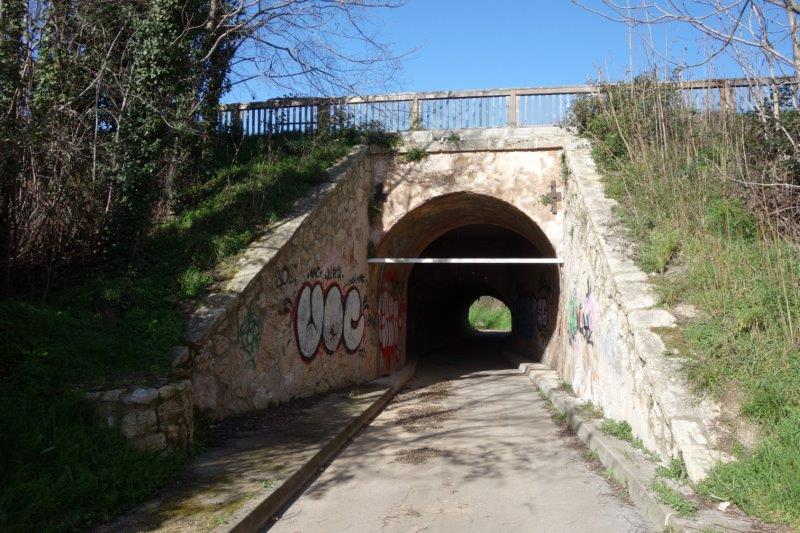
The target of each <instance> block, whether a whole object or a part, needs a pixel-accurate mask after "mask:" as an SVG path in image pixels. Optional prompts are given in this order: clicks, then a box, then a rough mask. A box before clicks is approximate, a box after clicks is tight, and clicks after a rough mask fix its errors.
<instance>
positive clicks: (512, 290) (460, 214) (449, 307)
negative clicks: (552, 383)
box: [370, 192, 559, 372]
mask: <svg viewBox="0 0 800 533" xmlns="http://www.w3.org/2000/svg"><path fill="white" fill-rule="evenodd" d="M370 261H371V262H373V263H377V264H376V265H375V267H376V269H375V270H374V271H373V277H372V278H371V279H373V280H375V282H376V283H377V284H378V287H377V288H376V290H377V294H379V301H378V306H379V309H378V316H379V320H380V329H381V356H382V361H381V367H382V368H383V370H384V372H388V371H390V370H391V369H392V368H397V365H398V364H399V363H401V362H402V360H403V359H406V358H408V357H425V355H426V354H430V353H433V352H437V351H441V350H442V349H446V348H448V346H463V345H464V344H467V345H469V346H475V345H476V344H483V343H486V344H487V348H489V346H488V345H489V344H491V349H490V350H489V351H491V352H493V353H494V354H497V349H501V350H510V351H514V352H516V353H518V354H519V355H522V356H524V357H525V358H528V359H532V360H541V358H542V356H543V354H544V351H545V349H546V348H547V346H548V345H549V344H550V341H551V339H552V337H553V332H554V331H555V329H556V323H557V316H556V315H557V312H558V302H559V268H558V265H557V264H556V263H557V262H558V259H556V254H555V250H554V248H553V246H552V244H551V243H550V240H549V239H548V238H547V236H546V235H545V234H544V232H543V231H542V229H541V228H540V227H539V226H538V225H537V224H536V223H535V222H534V221H533V220H532V219H531V218H530V217H529V216H527V215H526V214H525V213H524V212H522V211H521V210H520V209H518V208H517V207H515V206H513V205H511V204H509V203H507V202H505V201H503V200H500V199H498V198H495V197H492V196H487V195H482V194H476V193H470V192H458V193H451V194H445V195H441V196H438V197H435V198H433V199H431V200H429V201H428V202H426V203H424V204H422V205H420V206H419V207H417V208H415V209H413V210H411V211H410V212H408V213H407V214H406V215H405V216H403V217H402V218H401V219H400V220H398V221H397V222H396V223H395V224H394V225H393V226H392V227H391V228H390V229H389V231H388V232H387V233H386V234H385V235H384V237H383V239H382V240H381V241H380V243H379V245H378V247H377V249H376V250H375V254H374V259H371V260H370ZM481 296H491V297H493V298H496V299H497V300H500V301H502V302H503V303H504V304H505V305H507V306H508V308H509V310H510V314H511V324H512V327H511V331H508V332H485V331H477V330H476V329H475V328H473V327H472V326H471V325H470V323H469V308H470V306H471V305H472V303H473V302H474V301H475V300H476V299H478V298H479V297H481ZM390 304H391V305H390ZM384 307H385V308H386V309H389V310H393V309H396V310H397V311H398V312H397V313H395V314H392V313H390V312H388V311H387V312H386V313H383V312H382V311H381V310H382V309H384ZM395 315H396V316H395ZM384 326H385V327H384ZM396 326H397V327H396ZM384 330H385V331H384ZM384 337H385V339H386V342H385V341H384Z"/></svg>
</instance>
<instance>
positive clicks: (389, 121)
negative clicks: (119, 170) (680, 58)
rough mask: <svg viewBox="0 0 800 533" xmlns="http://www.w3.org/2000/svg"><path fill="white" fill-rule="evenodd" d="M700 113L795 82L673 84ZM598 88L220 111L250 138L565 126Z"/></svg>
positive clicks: (739, 106) (740, 106)
mask: <svg viewBox="0 0 800 533" xmlns="http://www.w3.org/2000/svg"><path fill="white" fill-rule="evenodd" d="M667 84H669V85H672V86H675V87H676V88H678V89H679V90H680V92H681V94H682V95H683V96H684V98H685V100H686V102H687V104H688V105H691V106H693V107H696V108H699V109H704V110H705V109H708V110H720V109H728V110H735V111H739V112H741V111H750V110H752V109H754V108H755V107H756V106H757V105H759V104H760V102H762V101H763V100H764V99H765V98H767V99H769V98H775V97H776V96H775V95H777V94H778V91H777V88H778V87H780V86H786V85H795V84H796V80H795V79H794V78H778V79H758V80H753V79H747V78H721V79H709V80H695V81H683V82H669V83H667ZM598 93H599V86H597V85H571V86H564V87H528V88H517V89H487V90H469V91H440V92H422V93H397V94H385V95H375V96H358V97H347V98H275V99H272V100H266V101H262V102H249V103H242V104H227V105H223V106H221V109H220V117H219V118H220V124H221V125H222V126H223V127H230V128H236V129H239V130H240V131H241V132H242V133H243V134H244V135H263V134H268V133H284V132H312V131H317V130H319V129H328V128H332V129H336V128H343V127H353V126H368V125H374V126H375V127H380V128H381V129H383V130H385V131H391V132H399V131H408V130H430V129H436V130H454V129H465V128H492V127H507V126H541V125H558V124H563V123H564V122H565V120H566V119H567V118H568V116H569V109H570V106H571V105H572V103H573V102H574V101H575V99H576V98H579V97H580V96H583V95H592V94H598Z"/></svg>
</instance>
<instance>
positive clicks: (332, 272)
mask: <svg viewBox="0 0 800 533" xmlns="http://www.w3.org/2000/svg"><path fill="white" fill-rule="evenodd" d="M322 277H323V279H342V267H340V266H329V267H328V268H326V269H325V274H323V276H322Z"/></svg>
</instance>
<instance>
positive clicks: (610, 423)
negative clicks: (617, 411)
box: [600, 418, 658, 461]
mask: <svg viewBox="0 0 800 533" xmlns="http://www.w3.org/2000/svg"><path fill="white" fill-rule="evenodd" d="M600 431H602V432H603V433H605V434H606V435H611V436H612V437H616V438H618V439H619V440H624V441H625V442H627V443H629V444H630V445H631V446H633V447H634V448H636V449H637V450H639V451H640V452H642V453H643V454H644V455H645V456H646V457H647V458H648V459H650V460H651V461H657V460H658V456H657V455H656V454H655V453H653V452H652V451H650V450H648V449H647V448H645V446H644V443H643V442H642V439H640V438H639V437H636V436H635V435H634V434H633V430H632V429H631V425H630V424H628V422H626V421H624V420H622V421H619V420H611V419H609V418H606V419H605V420H603V422H602V423H601V424H600Z"/></svg>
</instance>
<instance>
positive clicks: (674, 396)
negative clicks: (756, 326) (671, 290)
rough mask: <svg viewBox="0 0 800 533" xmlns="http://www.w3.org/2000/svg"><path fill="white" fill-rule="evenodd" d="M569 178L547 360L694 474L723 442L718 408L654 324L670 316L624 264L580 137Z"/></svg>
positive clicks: (717, 454) (580, 391)
mask: <svg viewBox="0 0 800 533" xmlns="http://www.w3.org/2000/svg"><path fill="white" fill-rule="evenodd" d="M565 157H566V163H567V165H568V169H569V171H570V174H569V176H568V177H567V183H566V187H567V194H566V199H565V200H566V216H565V220H564V240H563V259H564V267H563V269H562V276H561V286H562V303H561V312H560V315H561V326H560V328H561V334H562V335H563V337H564V343H563V345H564V350H563V352H559V353H558V354H556V355H555V356H554V355H553V354H552V353H551V354H550V358H549V359H548V360H547V361H546V362H547V363H548V364H549V365H550V366H552V367H554V368H555V369H556V370H557V371H558V373H559V374H560V375H561V376H562V378H563V379H564V380H565V381H566V382H568V383H569V384H570V385H571V386H572V388H573V390H574V391H575V393H576V394H577V395H578V396H579V397H580V398H583V399H585V400H589V401H591V402H592V403H594V404H595V405H596V406H598V407H601V408H602V409H603V412H604V413H605V416H606V417H608V418H611V419H616V420H626V421H628V422H629V423H630V425H631V427H632V428H633V432H634V434H635V435H636V436H638V437H639V438H641V439H642V441H643V442H644V445H645V446H646V447H647V448H649V449H650V450H652V451H655V452H657V453H658V454H660V455H661V456H662V457H664V458H673V457H682V458H683V460H684V461H685V463H686V466H687V469H688V473H689V476H690V477H691V479H692V480H694V481H697V480H700V479H702V478H703V477H704V476H705V475H706V473H707V472H708V470H709V469H710V468H711V467H712V466H713V465H714V464H715V463H717V462H718V461H720V460H725V459H727V458H728V457H727V455H726V454H725V453H724V452H722V451H721V448H722V445H723V443H724V442H725V441H726V439H727V438H728V437H727V436H726V431H725V430H724V429H723V426H722V425H721V424H720V419H721V410H720V407H719V406H718V405H717V404H716V403H715V402H713V401H712V400H710V399H708V398H698V397H697V396H696V395H695V394H693V392H692V391H691V389H690V387H689V385H688V384H687V382H686V381H685V379H684V378H683V373H682V371H681V364H682V363H681V360H680V359H679V358H678V357H677V356H675V355H674V354H668V353H667V348H666V346H665V344H664V342H663V341H662V339H661V337H660V336H659V335H658V333H656V331H654V329H655V328H671V327H674V324H675V318H674V317H673V316H672V315H671V314H670V313H669V312H668V311H666V310H664V309H662V308H659V307H658V306H657V299H656V296H655V294H654V292H653V289H652V287H651V286H650V284H649V283H648V277H647V275H646V274H645V273H644V272H642V271H641V270H640V269H639V268H638V267H637V266H636V265H635V264H634V263H633V261H632V260H631V258H630V251H631V249H632V246H631V243H630V242H629V241H628V240H627V239H626V238H625V237H624V234H623V230H622V227H621V223H620V221H619V220H618V218H617V217H616V216H615V215H614V214H613V211H612V209H613V207H614V205H615V202H614V201H613V200H609V199H608V198H606V197H605V195H604V192H603V185H602V183H601V180H600V176H599V175H598V173H597V171H596V169H595V165H594V162H593V161H592V158H591V150H590V147H589V146H588V143H586V142H583V141H579V140H577V139H576V140H573V141H572V142H571V144H570V145H568V146H567V149H566V150H565Z"/></svg>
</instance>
